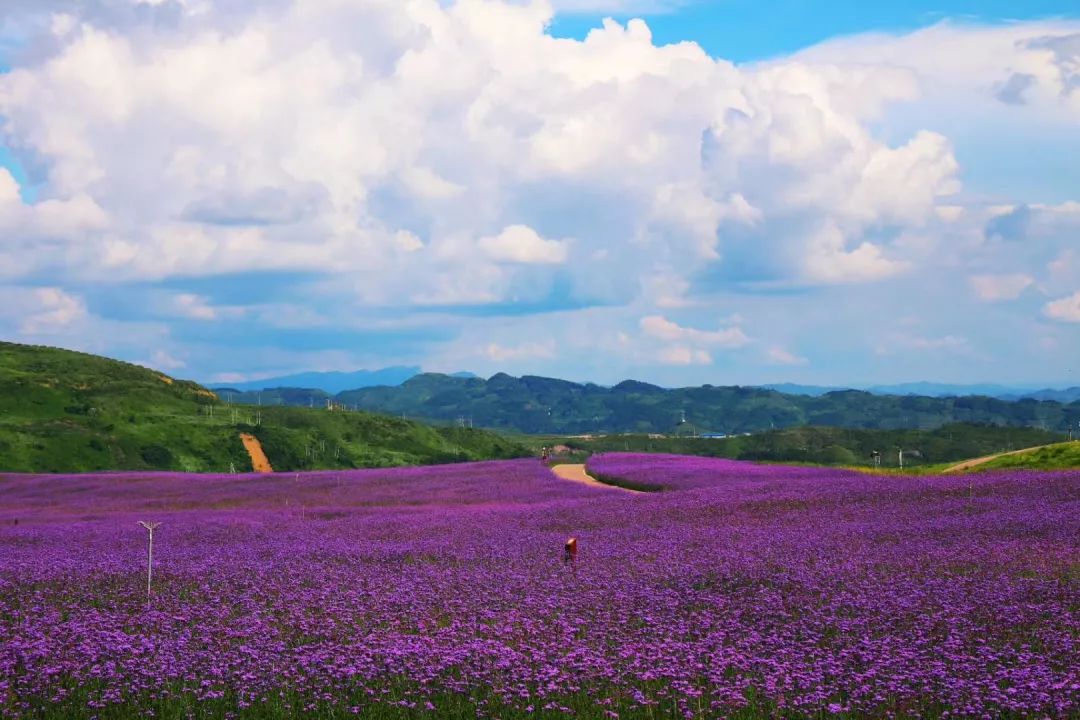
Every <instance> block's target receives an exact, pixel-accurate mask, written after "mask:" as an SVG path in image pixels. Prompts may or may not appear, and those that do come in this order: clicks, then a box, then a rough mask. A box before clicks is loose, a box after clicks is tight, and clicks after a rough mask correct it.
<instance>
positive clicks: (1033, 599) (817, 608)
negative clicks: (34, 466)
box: [0, 454, 1080, 718]
mask: <svg viewBox="0 0 1080 720" xmlns="http://www.w3.org/2000/svg"><path fill="white" fill-rule="evenodd" d="M590 468H591V469H592V471H594V472H595V473H597V474H600V475H603V476H608V477H618V478H622V479H625V480H629V481H632V482H636V483H639V484H645V485H657V486H661V487H663V490H662V491H660V492H656V493H648V494H629V493H620V492H616V491H611V490H605V489H603V488H595V487H589V486H585V485H580V484H577V483H569V482H565V481H562V480H559V479H557V478H555V477H554V476H553V475H551V474H550V473H549V472H548V471H547V470H546V469H545V468H543V467H542V466H540V464H539V463H536V462H535V461H508V462H494V463H478V464H471V465H454V466H450V467H438V468H411V469H394V470H365V471H356V472H323V473H307V474H301V475H299V476H295V475H293V474H282V475H251V476H233V475H224V476H191V475H182V474H168V473H157V474H120V475H85V476H68V477H57V476H49V477H35V476H6V477H3V478H0V716H3V717H22V716H33V715H35V714H36V713H37V712H38V709H40V708H41V707H43V706H45V705H48V704H53V705H58V706H65V707H67V708H69V709H70V711H71V714H75V713H82V714H84V715H86V716H91V715H93V714H94V713H95V712H98V709H99V708H104V709H108V708H109V707H111V706H118V705H124V706H126V707H132V706H134V705H139V706H140V707H149V703H150V702H151V701H154V700H159V701H161V702H162V703H166V704H167V703H168V702H171V701H175V702H176V703H178V704H179V703H181V701H182V700H183V699H184V698H188V699H190V700H191V701H192V702H195V703H196V704H201V705H203V706H206V707H209V706H210V705H211V704H213V703H221V702H227V703H230V704H232V706H233V710H234V711H236V712H238V713H240V714H241V715H242V714H243V712H244V711H245V709H246V708H254V709H257V708H259V707H261V706H264V705H266V704H268V703H279V704H281V703H283V704H286V705H287V706H288V707H289V708H291V711H292V712H294V713H295V714H298V715H299V714H303V713H304V712H314V711H316V710H317V709H319V708H324V707H326V706H334V707H338V708H339V709H340V712H339V716H340V715H344V714H346V713H349V712H357V713H359V714H360V715H361V716H364V714H370V713H372V712H377V710H378V708H396V709H397V710H400V711H402V712H415V713H422V712H430V713H431V714H432V715H433V716H438V715H439V714H440V713H441V712H442V709H441V708H442V706H441V705H440V703H444V702H446V701H447V698H449V697H453V696H472V697H474V698H478V699H476V700H475V702H477V703H480V702H483V703H486V705H484V707H485V708H487V710H484V712H485V713H487V714H488V715H491V716H499V715H500V714H503V713H504V711H506V712H509V711H513V712H516V713H519V714H521V715H522V716H524V715H530V714H538V715H539V714H543V713H545V712H546V713H556V712H560V711H561V710H562V709H571V706H573V708H577V709H579V710H580V708H581V701H580V698H587V702H588V703H589V705H590V706H592V707H593V708H594V709H595V713H594V714H593V715H592V716H595V717H615V716H618V717H623V718H626V717H634V716H636V715H638V714H640V715H641V716H643V717H650V716H652V717H658V716H676V715H678V716H684V717H723V716H725V715H728V714H730V713H732V712H735V711H736V710H738V709H739V708H746V707H747V706H753V707H756V708H758V710H759V714H760V715H761V716H762V717H770V716H772V715H773V714H781V713H784V714H786V716H791V717H799V716H815V717H829V716H847V717H865V716H871V717H927V716H934V717H937V716H949V717H982V716H987V717H994V718H996V717H1002V716H1009V715H1013V716H1016V717H1053V718H1058V717H1069V716H1070V715H1072V716H1075V715H1076V714H1077V713H1078V712H1080V705H1078V701H1077V698H1078V696H1080V676H1078V669H1077V661H1076V658H1077V657H1078V648H1077V639H1076V638H1077V628H1078V627H1080V618H1078V607H1080V592H1078V586H1077V583H1078V576H1077V572H1078V558H1080V474H1078V473H1075V472H1058V473H1034V472H1002V473H987V474H980V475H978V476H976V478H975V480H974V481H973V482H974V485H973V490H972V491H971V493H970V495H969V482H972V481H971V480H970V479H969V478H968V477H954V476H934V477H913V478H900V477H880V476H873V475H866V474H860V473H849V472H842V471H836V470H828V469H816V468H791V467H780V466H759V465H751V464H746V463H737V462H731V461H724V460H711V459H703V458H686V457H675V456H655V455H622V454H613V455H604V456H598V457H595V458H593V460H592V461H591V462H590ZM151 514H152V516H153V518H154V519H156V520H160V521H164V524H163V525H162V526H161V528H159V529H158V530H157V532H156V533H155V543H154V604H153V607H152V608H151V609H150V610H147V608H146V605H145V569H146V568H145V559H146V557H145V547H146V546H145V542H146V537H145V533H144V532H142V530H141V529H139V528H137V527H136V526H135V525H134V521H135V520H138V519H142V518H144V517H149V516H150V515H151ZM133 528H134V529H133ZM140 533H141V534H140ZM570 536H574V537H577V538H578V539H579V540H580V543H581V548H582V550H581V554H580V555H579V557H578V562H577V570H576V572H570V571H569V570H568V569H567V568H566V567H565V566H564V565H563V563H562V551H563V543H564V542H565V540H566V538H567V537H570ZM429 704H430V705H429Z"/></svg>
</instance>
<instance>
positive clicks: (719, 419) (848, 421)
mask: <svg viewBox="0 0 1080 720" xmlns="http://www.w3.org/2000/svg"><path fill="white" fill-rule="evenodd" d="M782 387H787V388H790V389H799V390H803V391H804V392H792V391H790V390H789V392H780V391H778V390H775V389H771V388H764V387H739V386H733V387H717V386H713V385H703V386H701V387H687V388H663V387H660V386H657V385H650V384H649V383H643V382H639V381H634V380H627V381H624V382H621V383H619V384H618V385H615V386H614V387H604V386H601V385H596V384H593V383H584V384H582V383H573V382H569V381H566V380H558V379H553V378H543V377H536V376H524V377H520V378H515V377H511V376H509V375H506V374H504V373H499V374H497V375H493V376H492V377H491V378H489V379H487V380H484V379H482V378H478V377H454V376H450V375H440V374H436V373H424V374H420V375H416V376H414V377H411V378H409V379H408V380H406V381H405V382H403V383H401V384H398V385H393V386H389V385H383V386H371V387H366V388H358V389H355V390H347V391H345V392H340V393H337V394H335V395H330V394H328V393H326V392H324V391H322V390H301V389H289V388H278V389H272V390H264V391H262V392H261V393H251V392H247V393H235V391H231V390H221V391H220V393H221V394H222V395H223V397H224V399H226V400H230V399H231V400H232V401H233V402H248V403H254V402H261V403H262V404H263V405H274V404H284V405H290V404H293V405H313V406H316V407H318V406H320V405H323V404H325V403H326V402H327V401H329V400H332V401H333V402H335V403H338V404H341V405H344V406H346V407H348V408H352V409H360V410H369V411H372V412H380V413H387V414H392V415H399V416H400V415H403V416H406V417H413V418H426V419H430V420H435V421H442V422H447V423H467V424H472V425H475V426H476V427H486V428H495V429H501V430H509V431H516V432H522V433H536V434H553V435H564V434H582V433H597V432H637V433H668V434H671V433H676V434H681V433H686V434H690V433H702V432H709V433H715V434H737V433H746V432H759V431H762V430H769V429H773V428H785V427H793V426H801V425H829V426H835V427H848V428H873V429H889V430H891V429H900V428H913V429H932V428H937V427H941V426H943V425H947V424H950V423H958V422H959V423H985V424H993V425H1005V426H1016V427H1020V426H1028V427H1041V428H1045V429H1049V430H1054V431H1059V432H1060V431H1064V430H1066V429H1067V428H1069V427H1072V428H1076V427H1077V422H1080V401H1074V402H1072V403H1066V402H1061V401H1058V400H1054V399H1050V400H1040V399H1020V400H1006V399H1000V398H994V397H989V396H986V395H961V396H951V395H950V396H944V397H934V396H929V395H914V394H895V393H893V394H880V395H878V394H874V393H870V392H866V391H862V390H828V389H825V388H808V387H807V386H782ZM898 387H902V386H898ZM819 390H822V391H824V392H819ZM809 391H812V392H813V394H811V392H809ZM234 393H235V394H234Z"/></svg>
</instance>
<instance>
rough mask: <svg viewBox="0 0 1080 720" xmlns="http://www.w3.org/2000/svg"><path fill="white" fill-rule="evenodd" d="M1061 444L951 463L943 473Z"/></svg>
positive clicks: (960, 470)
mask: <svg viewBox="0 0 1080 720" xmlns="http://www.w3.org/2000/svg"><path fill="white" fill-rule="evenodd" d="M1060 444H1061V443H1052V444H1051V445H1038V446H1036V447H1029V448H1023V449H1021V450H1013V451H1011V452H1003V453H998V454H997V455H987V456H985V457H980V458H974V459H972V460H965V461H964V462H962V463H957V464H956V465H951V466H949V467H947V468H945V469H944V470H942V471H941V472H943V473H952V472H962V471H964V470H970V469H971V468H973V467H978V466H980V465H983V464H985V463H988V462H990V461H991V460H997V459H998V458H1000V457H1008V456H1009V455H1023V454H1024V453H1029V452H1034V451H1036V450H1041V449H1042V448H1045V447H1052V446H1053V445H1060Z"/></svg>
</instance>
